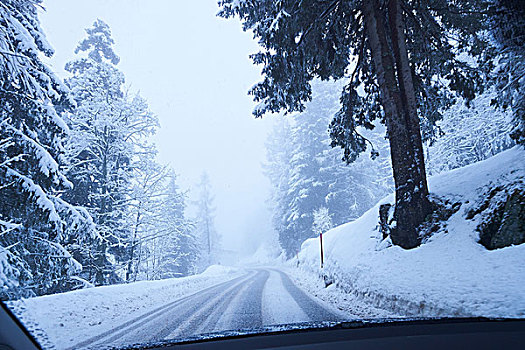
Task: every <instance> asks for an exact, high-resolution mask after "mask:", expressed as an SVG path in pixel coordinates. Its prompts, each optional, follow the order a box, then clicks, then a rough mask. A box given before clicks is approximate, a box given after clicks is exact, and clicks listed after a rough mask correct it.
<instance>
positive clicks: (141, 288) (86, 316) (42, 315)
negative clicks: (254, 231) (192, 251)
mask: <svg viewBox="0 0 525 350" xmlns="http://www.w3.org/2000/svg"><path fill="white" fill-rule="evenodd" d="M242 274H244V271H243V270H242V269H238V268H234V267H225V266H218V265H213V266H210V267H209V268H207V269H206V270H205V271H204V272H203V273H201V274H199V275H194V276H189V277H183V278H170V279H165V280H158V281H140V282H134V283H129V284H120V285H113V286H103V287H95V288H88V289H82V290H77V291H72V292H66V293H60V294H53V295H46V296H41V297H36V298H30V299H25V300H18V301H12V302H9V303H8V306H9V307H10V308H12V309H13V311H14V312H15V314H16V315H17V316H18V317H19V318H20V319H21V321H22V322H23V323H24V324H25V325H26V326H27V327H28V329H30V331H31V333H32V334H33V335H35V336H36V337H37V340H38V341H39V342H41V344H42V345H44V346H45V348H46V349H47V348H49V347H50V344H49V343H52V344H53V345H54V346H56V348H58V349H63V348H67V347H69V346H72V345H74V344H77V343H79V342H81V341H83V340H86V339H89V338H91V337H93V336H96V335H98V334H101V333H103V332H105V331H107V330H110V329H112V328H114V327H116V326H118V325H120V324H122V323H124V322H126V321H129V320H132V319H134V318H137V317H140V315H143V314H145V313H147V312H148V311H150V310H153V309H155V308H158V307H160V306H162V305H164V304H167V303H169V302H171V301H174V300H176V299H179V298H182V297H184V296H186V295H190V294H193V293H195V292H197V291H199V290H201V289H204V288H207V287H210V286H213V285H215V284H218V283H222V282H225V281H228V280H231V279H234V278H236V277H238V276H240V275H242Z"/></svg>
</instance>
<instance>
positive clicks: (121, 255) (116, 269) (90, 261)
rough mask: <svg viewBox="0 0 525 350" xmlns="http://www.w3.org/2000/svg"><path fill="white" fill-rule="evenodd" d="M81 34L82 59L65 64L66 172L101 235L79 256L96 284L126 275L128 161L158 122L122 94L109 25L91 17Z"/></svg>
mask: <svg viewBox="0 0 525 350" xmlns="http://www.w3.org/2000/svg"><path fill="white" fill-rule="evenodd" d="M86 32H87V38H86V39H84V40H82V41H81V42H80V44H79V45H78V47H77V48H76V50H75V52H76V53H78V54H80V55H81V57H79V58H77V59H75V60H73V61H72V62H69V63H68V64H67V65H66V70H67V71H69V72H70V73H71V76H70V77H69V78H68V79H67V80H66V83H67V85H68V86H69V87H70V89H71V94H72V96H73V98H74V99H75V101H76V104H77V107H76V108H75V110H74V111H73V112H72V113H70V114H68V118H67V122H68V124H69V127H70V129H71V137H70V138H69V142H68V147H67V149H68V152H67V156H68V157H67V158H68V177H69V178H70V179H71V181H72V182H73V183H74V185H75V187H74V189H73V191H70V192H68V193H67V198H68V199H69V200H70V201H72V202H73V203H75V204H77V205H82V206H84V207H86V208H88V210H89V212H90V213H91V215H92V216H93V218H94V221H95V224H96V226H97V229H98V231H99V233H100V235H101V237H102V240H100V241H97V242H94V245H93V246H92V247H89V249H88V250H87V251H85V252H81V254H80V257H79V258H81V260H82V261H83V262H84V261H85V262H84V265H86V266H87V268H86V269H85V274H86V278H88V279H89V280H90V281H91V282H92V283H94V284H97V285H99V284H109V283H114V282H116V281H118V280H120V279H121V278H123V277H125V271H126V270H127V268H128V264H127V263H128V260H129V259H130V256H129V255H130V249H131V246H130V241H131V240H132V236H133V233H132V226H133V223H134V221H135V219H136V217H134V215H133V214H134V213H132V211H131V206H130V201H131V199H132V197H131V191H132V179H133V175H134V172H133V171H134V162H137V154H138V153H140V152H142V151H143V150H144V147H147V145H146V144H144V140H145V139H146V138H147V137H148V136H150V135H151V134H152V133H153V132H154V131H155V129H156V127H157V120H156V118H155V116H154V115H152V114H151V113H150V112H149V110H148V106H147V103H146V101H145V100H144V99H143V98H141V97H140V96H138V95H137V96H135V97H133V98H129V97H128V96H127V94H126V93H125V91H124V76H123V74H122V72H120V71H119V70H118V69H117V68H116V66H115V65H116V64H117V63H118V62H119V58H118V56H117V55H116V54H115V52H114V51H113V47H112V45H113V39H112V38H111V32H110V29H109V27H108V25H107V24H106V23H104V22H103V21H101V20H97V21H95V23H94V24H93V27H91V28H89V29H87V30H86ZM93 247H94V248H93Z"/></svg>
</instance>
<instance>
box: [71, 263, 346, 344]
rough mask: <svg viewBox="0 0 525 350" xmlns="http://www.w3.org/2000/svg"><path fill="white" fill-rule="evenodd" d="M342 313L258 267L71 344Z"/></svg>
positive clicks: (147, 338) (256, 325)
mask: <svg viewBox="0 0 525 350" xmlns="http://www.w3.org/2000/svg"><path fill="white" fill-rule="evenodd" d="M342 318H343V316H342V315H341V314H338V311H337V310H335V309H333V308H332V307H330V306H328V305H326V304H323V303H322V302H320V301H319V300H317V299H315V298H313V297H311V296H309V295H308V294H306V293H305V292H304V291H303V290H301V289H299V288H298V287H297V286H296V285H295V284H294V283H293V282H292V281H291V279H290V278H289V277H288V275H287V274H286V273H284V272H283V271H280V270H277V269H267V268H257V269H253V270H249V271H248V272H247V273H246V274H245V275H242V276H240V277H237V278H235V279H233V280H230V281H227V282H223V283H220V284H217V285H214V286H212V287H209V288H206V289H203V290H200V291H197V292H196V293H194V294H192V295H189V296H186V297H183V298H180V299H177V300H174V301H172V302H170V303H168V304H165V305H163V306H161V307H159V308H157V309H154V310H152V311H150V312H148V313H146V314H143V315H141V316H140V317H138V318H136V319H133V320H130V321H128V322H126V323H124V324H122V325H119V326H117V327H115V328H113V329H112V330H109V331H107V332H104V333H102V334H100V335H97V336H94V337H92V338H90V339H87V340H85V341H82V342H80V343H78V344H75V345H74V346H72V347H71V349H79V348H92V349H95V348H96V349H100V348H102V347H106V346H115V347H118V346H125V345H131V344H137V343H147V342H155V341H162V340H166V339H173V338H178V337H189V336H194V335H198V334H203V333H211V332H220V331H231V330H239V329H253V328H260V327H263V326H269V325H276V324H288V323H297V322H309V321H337V320H342Z"/></svg>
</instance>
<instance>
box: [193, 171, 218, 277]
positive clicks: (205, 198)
mask: <svg viewBox="0 0 525 350" xmlns="http://www.w3.org/2000/svg"><path fill="white" fill-rule="evenodd" d="M197 191H198V193H197V196H198V197H197V200H196V202H195V205H196V207H197V216H196V218H195V224H196V231H195V232H196V233H195V237H196V238H197V241H198V246H199V251H200V254H199V255H200V260H199V264H198V265H199V270H203V269H205V268H206V267H208V266H209V265H211V264H214V263H216V262H217V261H216V259H217V253H218V251H219V249H220V240H219V235H218V233H217V231H216V230H215V224H214V220H215V207H214V205H213V200H214V197H213V194H212V188H211V183H210V177H209V176H208V173H207V172H203V173H202V175H201V179H200V182H199V184H198V186H197Z"/></svg>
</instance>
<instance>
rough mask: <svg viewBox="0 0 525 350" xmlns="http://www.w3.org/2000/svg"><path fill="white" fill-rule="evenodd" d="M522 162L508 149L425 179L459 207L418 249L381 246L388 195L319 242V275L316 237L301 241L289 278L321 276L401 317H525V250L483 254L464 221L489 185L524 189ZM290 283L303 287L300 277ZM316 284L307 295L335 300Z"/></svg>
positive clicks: (521, 153) (518, 151)
mask: <svg viewBox="0 0 525 350" xmlns="http://www.w3.org/2000/svg"><path fill="white" fill-rule="evenodd" d="M524 160H525V150H524V149H523V148H520V147H514V148H512V149H510V150H507V151H505V152H502V153H500V154H498V155H496V156H494V157H492V158H490V159H487V160H485V161H483V162H479V163H476V164H472V165H469V166H467V167H464V168H461V169H455V170H452V171H450V172H447V173H443V174H440V175H437V176H434V177H432V178H430V180H429V187H430V191H431V192H432V193H433V194H436V195H438V196H440V197H445V198H448V199H452V200H454V201H461V203H462V205H461V207H460V209H459V211H457V212H456V213H455V214H453V215H452V216H451V217H450V219H449V220H448V222H447V225H446V229H442V230H440V231H438V232H437V233H435V234H434V235H433V236H432V237H431V238H430V239H429V241H427V242H426V243H425V244H423V245H421V246H420V247H418V248H415V249H411V250H404V249H402V248H400V247H397V246H390V247H389V245H388V244H385V242H381V239H380V236H381V235H380V233H379V232H378V231H377V229H376V227H377V223H378V209H379V205H380V204H382V203H392V202H393V196H389V197H387V198H385V199H383V200H382V201H381V202H379V203H378V204H377V205H376V206H375V207H374V208H372V209H370V210H369V211H368V212H366V213H365V214H364V215H363V216H362V217H360V218H359V219H357V220H355V221H353V222H350V223H347V224H344V225H341V226H339V227H336V228H334V229H332V230H330V231H328V232H327V233H326V234H324V235H323V241H324V248H325V267H324V269H323V270H321V269H320V267H319V242H318V238H315V239H309V240H307V241H305V242H304V243H303V245H302V249H301V251H300V253H299V255H298V259H299V270H298V271H297V270H296V271H295V272H292V275H294V276H308V275H312V274H314V275H317V276H320V275H323V276H326V278H327V279H328V280H332V281H334V282H335V286H336V287H334V286H333V285H332V286H330V287H328V289H330V288H337V289H338V293H339V294H341V293H342V294H345V293H346V294H347V295H349V297H351V298H357V299H358V300H362V301H363V302H367V303H370V304H372V305H374V306H376V307H380V308H383V309H386V310H389V311H392V312H395V313H398V314H403V315H416V316H492V317H525V289H524V288H523V281H525V264H524V263H523V262H524V261H525V244H522V245H518V246H511V247H506V248H502V249H496V250H492V251H489V250H487V249H485V248H484V247H483V246H481V245H480V244H479V243H477V240H478V239H479V236H478V233H477V232H476V231H475V228H476V226H477V221H476V217H475V218H474V220H467V219H466V218H465V214H466V212H467V211H468V210H469V209H471V208H472V207H473V205H474V204H473V203H476V201H477V200H478V199H479V197H480V196H481V195H482V193H483V190H484V189H486V187H487V186H488V185H489V184H506V183H511V182H517V183H521V184H523V179H524V178H525V162H524ZM295 264H297V261H294V262H290V263H289V265H290V266H295ZM316 278H318V277H316ZM295 279H296V281H297V282H298V283H303V284H305V283H307V284H308V282H304V278H303V277H299V278H297V277H296V278H295ZM301 280H302V282H301ZM319 282H320V280H319V279H317V282H316V281H315V280H313V281H310V283H309V284H310V287H308V289H309V290H310V291H311V292H313V293H316V292H315V291H316V290H317V294H319V295H320V297H321V298H323V294H324V298H325V299H326V298H334V297H333V295H334V294H333V293H330V292H329V291H326V290H325V291H323V289H325V288H324V283H323V282H320V283H321V284H322V286H320V285H319ZM315 283H318V284H317V285H315ZM334 302H335V303H337V302H338V300H334Z"/></svg>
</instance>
